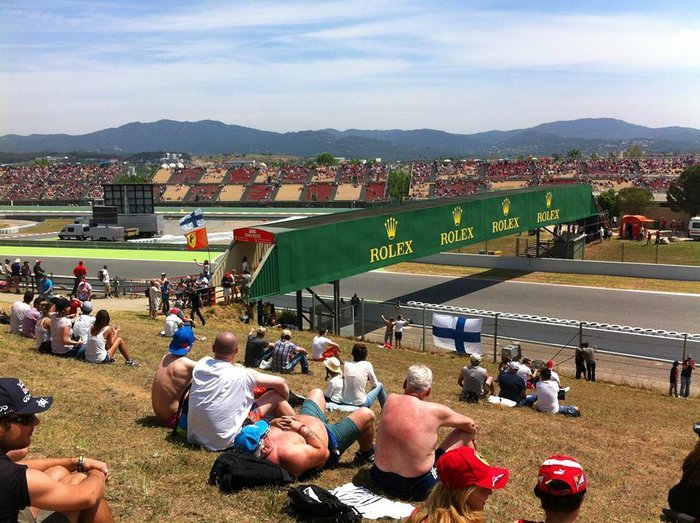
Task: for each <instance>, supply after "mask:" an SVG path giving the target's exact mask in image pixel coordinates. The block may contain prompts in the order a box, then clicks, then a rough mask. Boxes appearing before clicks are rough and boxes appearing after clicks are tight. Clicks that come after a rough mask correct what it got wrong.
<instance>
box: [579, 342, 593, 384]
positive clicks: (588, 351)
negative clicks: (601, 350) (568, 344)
mask: <svg viewBox="0 0 700 523" xmlns="http://www.w3.org/2000/svg"><path fill="white" fill-rule="evenodd" d="M582 352H583V359H584V360H585V361H586V379H587V380H588V381H595V367H596V362H595V348H594V347H591V346H590V345H588V346H587V347H584V348H583V351H582Z"/></svg>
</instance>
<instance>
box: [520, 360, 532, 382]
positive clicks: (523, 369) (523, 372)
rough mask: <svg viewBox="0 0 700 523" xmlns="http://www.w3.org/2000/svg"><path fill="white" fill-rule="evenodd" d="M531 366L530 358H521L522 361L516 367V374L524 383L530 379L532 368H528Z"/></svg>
mask: <svg viewBox="0 0 700 523" xmlns="http://www.w3.org/2000/svg"><path fill="white" fill-rule="evenodd" d="M531 364H532V362H531V361H530V358H523V361H521V362H520V365H519V366H518V372H517V373H516V374H517V375H518V376H520V377H521V378H522V379H524V380H525V383H527V382H528V381H530V380H531V379H532V374H533V373H532V367H530V365H531Z"/></svg>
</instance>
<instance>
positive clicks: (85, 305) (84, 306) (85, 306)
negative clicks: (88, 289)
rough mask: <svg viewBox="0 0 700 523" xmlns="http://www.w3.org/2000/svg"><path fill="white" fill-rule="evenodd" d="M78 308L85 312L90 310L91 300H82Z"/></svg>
mask: <svg viewBox="0 0 700 523" xmlns="http://www.w3.org/2000/svg"><path fill="white" fill-rule="evenodd" d="M80 309H81V310H82V311H83V312H85V313H88V312H92V302H91V301H84V302H83V304H82V305H81V306H80Z"/></svg>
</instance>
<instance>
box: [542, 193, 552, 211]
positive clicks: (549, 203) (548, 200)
mask: <svg viewBox="0 0 700 523" xmlns="http://www.w3.org/2000/svg"><path fill="white" fill-rule="evenodd" d="M544 201H545V203H546V204H547V209H549V208H550V207H551V206H552V193H551V192H548V193H547V194H545V196H544Z"/></svg>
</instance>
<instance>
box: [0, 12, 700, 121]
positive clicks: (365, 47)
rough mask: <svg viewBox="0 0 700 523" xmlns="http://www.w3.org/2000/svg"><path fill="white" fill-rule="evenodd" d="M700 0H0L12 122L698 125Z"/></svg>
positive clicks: (0, 105) (0, 114)
mask: <svg viewBox="0 0 700 523" xmlns="http://www.w3.org/2000/svg"><path fill="white" fill-rule="evenodd" d="M699 86H700V2H697V1H695V0H689V1H669V2H659V1H644V0H639V1H624V0H620V1H614V2H610V1H609V0H607V1H597V0H590V1H579V2H572V1H563V0H552V1H537V0H532V1H522V0H518V1H509V0H503V1H495V0H491V1H485V0H484V1H479V0H474V1H466V0H464V1H457V0H439V1H427V0H425V1H420V0H416V1H392V0H389V1H385V0H376V1H369V0H353V1H347V0H341V1H336V0H322V1H316V0H304V1H297V0H288V1H277V2H269V1H264V0H258V1H236V0H228V1H216V2H210V1H196V2H195V1H191V0H169V1H167V2H166V1H155V0H140V1H138V2H134V1H130V0H115V1H99V0H88V1H78V0H32V1H23V2H17V1H12V0H0V135H5V134H10V133H14V134H21V135H26V134H32V133H39V134H47V133H67V134H83V133H88V132H93V131H98V130H101V129H105V128H109V127H118V126H120V125H124V124H126V123H129V122H135V121H138V122H153V121H157V120H161V119H171V120H180V121H198V120H204V119H210V120H218V121H222V122H224V123H227V124H237V125H243V126H247V127H254V128H257V129H263V130H267V131H278V132H287V131H301V130H309V129H324V128H335V129H339V130H344V129H351V128H355V129H423V128H430V129H440V130H444V131H448V132H453V133H473V132H480V131H488V130H494V129H499V130H509V129H519V128H525V127H530V126H533V125H537V124H540V123H545V122H551V121H556V120H573V119H577V118H596V117H612V118H620V119H622V120H625V121H628V122H630V123H635V124H640V125H646V126H649V127H665V126H674V125H680V126H687V127H695V128H700V100H699V99H698V92H700V89H699Z"/></svg>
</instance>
